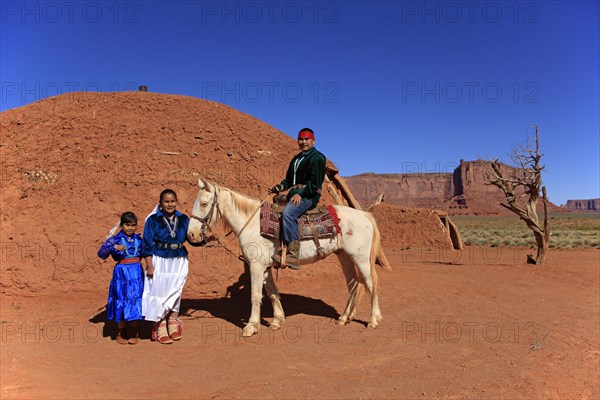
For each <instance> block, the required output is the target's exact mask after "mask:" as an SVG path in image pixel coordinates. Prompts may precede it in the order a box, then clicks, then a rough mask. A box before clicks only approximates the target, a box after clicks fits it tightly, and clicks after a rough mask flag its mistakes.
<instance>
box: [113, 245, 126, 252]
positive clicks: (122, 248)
mask: <svg viewBox="0 0 600 400" xmlns="http://www.w3.org/2000/svg"><path fill="white" fill-rule="evenodd" d="M113 247H114V248H115V250H118V251H125V246H123V245H122V244H115V245H114V246H113Z"/></svg>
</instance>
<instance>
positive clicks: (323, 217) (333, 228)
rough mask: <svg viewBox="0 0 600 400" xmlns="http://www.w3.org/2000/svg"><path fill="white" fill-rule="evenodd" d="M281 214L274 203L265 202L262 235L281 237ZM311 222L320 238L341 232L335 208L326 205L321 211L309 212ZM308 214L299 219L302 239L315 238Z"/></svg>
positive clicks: (262, 216) (261, 216) (261, 222)
mask: <svg viewBox="0 0 600 400" xmlns="http://www.w3.org/2000/svg"><path fill="white" fill-rule="evenodd" d="M280 218H281V214H280V213H278V212H275V210H274V208H273V203H269V202H264V203H263V204H262V206H261V207H260V234H261V235H262V236H266V237H271V238H275V239H279V238H280V230H281V223H280ZM308 218H309V219H310V224H312V225H313V226H314V229H315V232H316V233H317V237H318V238H319V239H324V238H331V237H335V236H336V235H337V234H338V233H339V232H340V220H339V218H338V215H337V212H336V211H335V208H333V207H332V206H326V208H325V210H322V211H321V212H318V213H314V212H311V213H310V214H308ZM310 224H309V221H308V220H307V214H304V215H302V216H301V217H300V218H299V219H298V228H299V231H300V232H299V233H300V240H306V239H314V236H313V231H312V229H311V226H310Z"/></svg>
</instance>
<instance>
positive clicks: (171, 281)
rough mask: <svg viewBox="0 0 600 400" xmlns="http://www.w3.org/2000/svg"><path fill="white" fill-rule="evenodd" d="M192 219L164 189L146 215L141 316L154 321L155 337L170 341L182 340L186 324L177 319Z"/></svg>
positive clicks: (171, 192) (168, 191)
mask: <svg viewBox="0 0 600 400" xmlns="http://www.w3.org/2000/svg"><path fill="white" fill-rule="evenodd" d="M189 221H190V220H189V218H188V217H187V216H186V215H184V214H182V213H180V212H179V211H177V194H175V192H174V191H173V190H171V189H165V190H163V191H162V192H161V194H160V202H159V205H158V209H157V210H156V212H155V213H154V212H153V213H151V214H150V215H149V216H148V218H146V225H145V226H144V235H143V237H144V239H143V241H142V257H143V258H144V260H145V261H146V280H145V286H144V295H143V300H142V315H144V318H145V319H146V320H148V321H153V322H154V327H153V330H152V338H153V339H154V340H156V341H157V342H158V343H162V344H170V343H173V341H174V340H180V339H181V335H182V333H183V325H182V323H181V321H180V320H179V319H178V317H179V306H180V304H181V292H182V291H183V286H184V285H185V281H186V279H187V274H188V258H187V249H186V248H185V247H184V246H183V243H184V242H185V241H186V233H187V228H188V224H189Z"/></svg>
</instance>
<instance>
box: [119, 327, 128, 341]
mask: <svg viewBox="0 0 600 400" xmlns="http://www.w3.org/2000/svg"><path fill="white" fill-rule="evenodd" d="M116 340H117V343H119V344H127V343H129V342H128V341H127V339H126V334H125V329H118V328H117V339H116Z"/></svg>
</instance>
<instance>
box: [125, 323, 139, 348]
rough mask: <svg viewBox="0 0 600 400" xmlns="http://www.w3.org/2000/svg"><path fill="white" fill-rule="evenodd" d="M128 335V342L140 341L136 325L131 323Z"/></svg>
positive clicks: (135, 342) (136, 342)
mask: <svg viewBox="0 0 600 400" xmlns="http://www.w3.org/2000/svg"><path fill="white" fill-rule="evenodd" d="M127 337H128V338H129V339H128V340H127V343H129V344H138V342H139V341H140V335H139V334H138V330H137V327H136V326H133V325H129V326H128V327H127Z"/></svg>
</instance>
